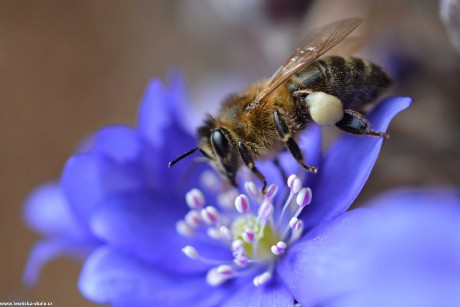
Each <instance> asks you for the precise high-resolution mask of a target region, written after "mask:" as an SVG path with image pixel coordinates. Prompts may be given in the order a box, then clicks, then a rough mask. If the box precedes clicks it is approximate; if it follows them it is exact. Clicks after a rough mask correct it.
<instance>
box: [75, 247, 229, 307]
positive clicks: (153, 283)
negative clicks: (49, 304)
mask: <svg viewBox="0 0 460 307" xmlns="http://www.w3.org/2000/svg"><path fill="white" fill-rule="evenodd" d="M79 287H80V291H81V292H82V293H83V295H84V296H86V297H87V298H88V299H90V300H92V301H95V302H97V303H106V304H111V305H115V306H189V305H191V304H193V305H194V306H217V305H219V303H220V302H221V301H222V300H223V299H225V297H226V296H228V295H229V294H230V293H232V291H235V289H234V288H233V287H232V286H231V285H229V286H224V287H210V286H208V285H207V284H206V277H205V275H204V274H198V275H196V274H195V275H176V274H171V273H169V274H168V273H167V272H165V271H164V270H163V268H162V267H161V266H160V267H156V266H152V265H150V264H148V263H145V262H142V261H140V260H138V259H136V258H135V257H133V256H132V255H130V254H124V253H122V252H119V251H116V250H114V249H111V248H100V249H98V250H97V251H95V252H94V253H93V254H92V255H91V256H90V257H89V258H88V260H87V262H86V263H85V265H84V267H83V270H82V273H81V276H80V280H79Z"/></svg>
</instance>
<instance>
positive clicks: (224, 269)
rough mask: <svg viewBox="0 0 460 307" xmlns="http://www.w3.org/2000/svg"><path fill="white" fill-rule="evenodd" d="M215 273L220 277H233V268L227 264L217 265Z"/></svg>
mask: <svg viewBox="0 0 460 307" xmlns="http://www.w3.org/2000/svg"><path fill="white" fill-rule="evenodd" d="M216 271H217V273H219V274H220V275H222V276H225V277H227V278H229V277H233V276H234V275H235V270H233V268H232V267H231V266H230V265H228V264H222V265H219V266H218V267H217V268H216Z"/></svg>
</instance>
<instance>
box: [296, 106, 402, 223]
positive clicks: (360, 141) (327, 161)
mask: <svg viewBox="0 0 460 307" xmlns="http://www.w3.org/2000/svg"><path fill="white" fill-rule="evenodd" d="M410 103H411V99H410V98H407V97H395V98H388V99H385V100H384V101H382V102H381V103H380V104H379V105H378V106H377V107H376V108H375V109H374V111H373V112H372V113H371V114H370V115H369V120H370V122H371V125H372V128H373V129H375V130H378V131H385V130H386V129H387V127H388V125H389V123H390V121H391V119H392V118H393V117H394V116H395V115H396V114H398V113H399V112H401V111H402V110H404V109H406V108H407V107H408V106H409V105H410ZM381 145H382V138H377V137H370V136H364V137H357V136H352V135H344V136H342V137H341V138H340V139H339V140H338V141H337V142H335V143H334V144H333V145H332V146H331V148H330V149H329V150H328V152H327V154H326V157H325V158H324V161H323V163H322V164H321V166H320V169H319V172H318V174H316V177H315V180H314V183H313V185H312V187H311V188H312V191H313V201H312V203H311V204H310V205H309V206H308V207H306V208H305V210H304V211H303V212H302V216H303V217H304V222H305V228H306V229H309V228H312V227H314V226H315V225H318V224H320V223H322V222H323V221H325V220H330V219H332V218H334V217H336V216H337V215H339V214H340V213H342V212H345V211H346V210H347V209H348V207H349V206H350V205H351V204H352V202H353V201H354V199H355V198H356V196H357V195H358V194H359V192H360V191H361V189H362V187H363V186H364V184H365V182H366V181H367V178H368V177H369V174H370V172H371V170H372V168H373V166H374V163H375V161H376V160H377V157H378V154H379V152H380V147H381Z"/></svg>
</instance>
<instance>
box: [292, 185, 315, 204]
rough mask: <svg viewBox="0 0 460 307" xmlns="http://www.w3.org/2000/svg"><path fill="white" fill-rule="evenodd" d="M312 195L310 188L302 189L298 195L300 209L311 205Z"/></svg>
mask: <svg viewBox="0 0 460 307" xmlns="http://www.w3.org/2000/svg"><path fill="white" fill-rule="evenodd" d="M311 198H312V193H311V189H310V188H302V189H301V190H300V191H299V194H297V199H296V200H297V204H298V205H299V207H302V208H303V207H305V206H306V205H309V204H310V203H311Z"/></svg>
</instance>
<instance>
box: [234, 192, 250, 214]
mask: <svg viewBox="0 0 460 307" xmlns="http://www.w3.org/2000/svg"><path fill="white" fill-rule="evenodd" d="M249 207H250V206H249V199H248V197H247V196H246V195H244V194H241V195H238V197H237V198H236V199H235V208H236V211H238V212H239V213H241V214H246V213H248V211H249Z"/></svg>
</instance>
